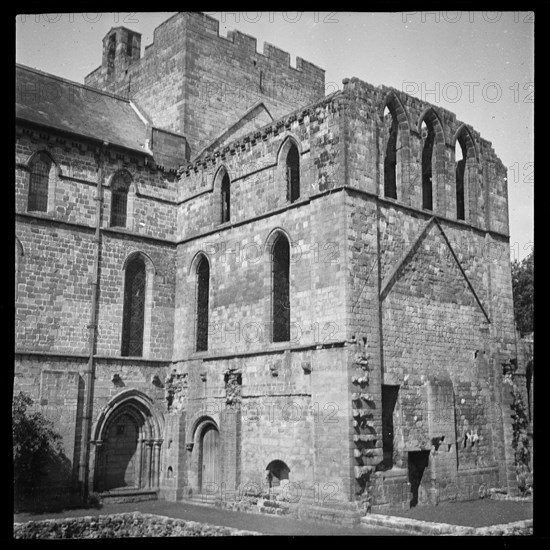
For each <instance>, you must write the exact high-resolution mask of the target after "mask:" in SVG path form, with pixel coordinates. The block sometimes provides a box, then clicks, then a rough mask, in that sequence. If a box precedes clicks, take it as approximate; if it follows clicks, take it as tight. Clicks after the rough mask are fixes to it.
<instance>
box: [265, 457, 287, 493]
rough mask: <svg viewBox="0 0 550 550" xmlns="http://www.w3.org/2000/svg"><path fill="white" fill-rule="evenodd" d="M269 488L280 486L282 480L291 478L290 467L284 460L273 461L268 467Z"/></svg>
mask: <svg viewBox="0 0 550 550" xmlns="http://www.w3.org/2000/svg"><path fill="white" fill-rule="evenodd" d="M266 471H267V474H266V478H267V482H268V484H269V488H270V489H271V488H272V487H279V485H280V484H281V480H285V479H289V474H290V468H289V467H288V466H287V465H286V464H285V463H284V462H283V461H282V460H273V461H271V462H270V463H269V464H268V465H267V468H266Z"/></svg>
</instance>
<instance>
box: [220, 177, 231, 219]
mask: <svg viewBox="0 0 550 550" xmlns="http://www.w3.org/2000/svg"><path fill="white" fill-rule="evenodd" d="M230 183H231V182H230V180H229V174H227V172H226V173H225V175H224V176H223V179H222V223H225V222H228V221H229V220H230V219H231V188H230Z"/></svg>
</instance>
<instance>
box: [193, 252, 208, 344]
mask: <svg viewBox="0 0 550 550" xmlns="http://www.w3.org/2000/svg"><path fill="white" fill-rule="evenodd" d="M209 299H210V265H209V263H208V260H207V259H206V258H205V257H204V256H203V257H202V258H201V260H200V261H199V264H198V266H197V304H196V334H197V340H196V348H195V349H196V351H207V350H208V308H209Z"/></svg>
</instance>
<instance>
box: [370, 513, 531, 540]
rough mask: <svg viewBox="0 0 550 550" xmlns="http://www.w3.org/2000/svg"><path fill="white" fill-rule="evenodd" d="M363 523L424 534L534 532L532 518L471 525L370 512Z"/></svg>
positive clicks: (485, 534) (493, 534)
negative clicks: (476, 525) (494, 523)
mask: <svg viewBox="0 0 550 550" xmlns="http://www.w3.org/2000/svg"><path fill="white" fill-rule="evenodd" d="M361 524H363V525H367V526H369V527H374V526H376V527H388V528H391V529H402V530H405V531H414V532H417V533H422V534H424V535H459V536H461V535H473V536H487V535H490V536H503V535H504V536H510V535H532V534H533V520H532V519H526V520H522V521H514V522H512V523H504V524H502V525H489V526H486V527H469V526H466V525H453V524H450V523H436V522H430V521H420V520H417V519H410V518H401V517H397V516H385V515H382V514H369V515H368V516H364V517H362V518H361Z"/></svg>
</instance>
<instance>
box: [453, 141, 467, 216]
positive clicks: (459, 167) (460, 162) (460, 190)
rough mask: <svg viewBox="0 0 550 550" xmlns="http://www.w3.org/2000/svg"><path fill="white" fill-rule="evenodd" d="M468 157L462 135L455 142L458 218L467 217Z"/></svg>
mask: <svg viewBox="0 0 550 550" xmlns="http://www.w3.org/2000/svg"><path fill="white" fill-rule="evenodd" d="M467 157H468V149H467V147H466V143H465V140H464V138H463V137H462V136H459V138H458V139H457V140H456V144H455V162H456V170H455V181H456V219H457V220H464V219H465V208H464V173H465V171H466V160H467Z"/></svg>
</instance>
